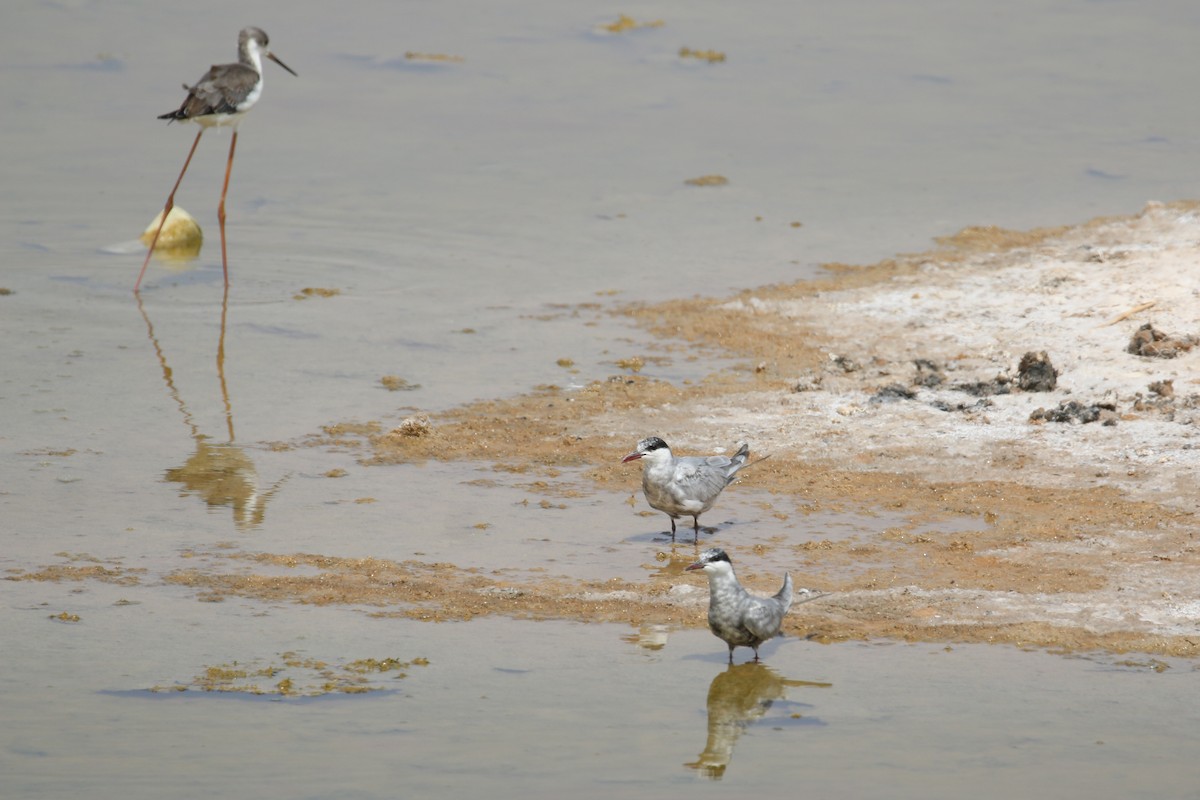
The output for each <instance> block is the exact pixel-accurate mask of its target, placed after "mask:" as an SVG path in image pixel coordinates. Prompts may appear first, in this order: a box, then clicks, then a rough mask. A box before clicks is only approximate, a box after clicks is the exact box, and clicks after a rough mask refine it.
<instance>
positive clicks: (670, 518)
mask: <svg viewBox="0 0 1200 800" xmlns="http://www.w3.org/2000/svg"><path fill="white" fill-rule="evenodd" d="M667 519H669V520H671V541H672V542H673V541H675V518H674V517H672V516H671V515H670V514H668V515H667Z"/></svg>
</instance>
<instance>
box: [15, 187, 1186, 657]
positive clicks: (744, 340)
mask: <svg viewBox="0 0 1200 800" xmlns="http://www.w3.org/2000/svg"><path fill="white" fill-rule="evenodd" d="M1196 208H1197V207H1196V205H1195V204H1174V205H1170V206H1162V205H1152V206H1150V207H1148V208H1147V209H1146V210H1145V211H1144V212H1143V213H1142V214H1139V215H1138V216H1136V217H1132V218H1128V219H1118V220H1112V219H1103V220H1096V221H1093V222H1091V223H1088V224H1085V225H1081V226H1078V227H1074V228H1058V229H1046V230H1039V231H1033V232H1028V233H1020V232H1012V231H1004V230H1000V229H996V228H972V229H968V230H966V231H963V232H960V234H958V235H956V236H954V237H948V238H947V239H945V240H941V241H940V242H939V244H940V245H941V246H940V247H939V249H937V250H934V251H932V252H929V253H922V254H916V255H911V256H903V257H899V258H896V259H892V260H889V261H886V262H882V263H880V264H877V265H874V266H871V267H864V268H850V267H846V266H844V265H829V266H828V267H827V271H828V273H829V274H828V277H826V278H823V279H821V280H816V281H809V282H799V283H795V284H791V285H777V286H767V287H760V288H757V289H753V290H747V291H744V292H740V293H738V294H736V295H734V296H732V297H727V298H715V299H714V298H690V299H683V300H675V301H670V302H667V303H659V304H654V305H635V306H628V307H626V308H623V309H621V310H620V311H619V313H621V314H625V315H627V316H628V317H629V318H631V319H633V320H634V321H635V322H636V323H637V324H639V325H640V326H642V327H644V328H645V329H647V330H649V331H651V332H652V333H653V334H654V335H655V336H656V338H657V340H658V341H659V342H660V346H659V347H658V348H657V349H656V350H655V352H654V353H631V354H629V355H628V356H627V357H624V358H620V359H614V366H616V367H617V369H619V370H621V371H620V372H619V373H617V374H613V375H611V376H608V377H606V378H604V379H601V380H596V381H593V382H592V383H590V384H588V385H587V386H585V387H584V388H582V389H577V390H568V389H564V388H560V387H555V386H544V387H540V388H538V389H537V390H535V391H533V392H530V393H529V394H526V395H523V396H519V397H512V398H504V399H497V400H488V401H483V402H477V403H472V404H469V405H465V406H462V407H460V408H456V409H452V410H449V411H445V412H420V411H414V410H409V411H407V412H405V413H406V414H407V416H405V417H399V418H397V419H392V420H387V421H369V422H344V423H334V424H331V425H329V426H327V427H326V428H325V429H324V430H323V431H321V432H320V433H319V434H317V435H314V436H312V437H310V438H309V439H308V440H307V441H306V442H304V444H307V445H308V446H315V447H324V448H328V449H329V450H331V451H338V452H344V451H351V452H354V453H357V454H358V455H359V459H360V461H361V463H363V464H364V465H371V466H378V467H386V466H387V465H394V464H401V463H408V462H421V461H425V460H430V459H439V460H464V461H473V462H476V463H482V464H487V465H490V467H491V468H492V469H493V470H495V471H496V472H497V473H502V474H503V475H504V476H506V477H509V476H513V475H518V476H523V479H524V480H526V482H525V483H523V484H522V486H523V487H524V488H526V489H528V490H530V491H533V492H535V493H538V494H541V495H543V496H545V497H547V498H554V504H556V505H557V506H558V507H565V508H568V509H569V508H570V507H571V505H570V504H571V500H572V499H574V498H578V497H581V496H585V495H587V494H588V493H590V492H595V491H598V490H605V491H621V492H630V493H632V492H635V491H636V490H637V485H638V477H637V474H636V472H633V473H631V471H630V470H629V469H628V468H626V467H622V466H621V464H620V463H619V462H620V458H621V456H622V455H624V454H625V453H627V452H628V451H629V449H630V448H631V447H632V445H633V443H634V442H636V441H637V440H638V439H640V438H642V437H643V436H645V435H648V434H661V435H664V436H667V438H668V440H669V441H671V442H672V444H673V445H677V447H678V449H679V450H680V451H681V452H713V451H714V450H715V449H716V448H718V447H721V448H728V447H729V446H730V445H732V444H734V443H735V442H737V441H749V442H750V443H751V446H752V449H753V451H754V456H760V455H765V454H767V453H769V454H770V455H771V458H769V459H768V460H766V461H764V462H762V463H761V464H757V465H755V466H754V467H753V469H752V470H747V471H745V472H744V473H743V474H742V476H740V478H739V480H740V482H741V483H742V484H743V488H742V489H741V490H740V491H751V490H752V491H755V492H759V493H761V494H762V495H763V497H764V498H766V499H765V500H764V503H767V504H769V505H770V506H771V512H772V513H774V514H776V515H777V516H780V518H781V519H783V518H786V517H787V516H790V515H816V514H822V515H826V514H839V513H846V514H863V515H868V516H876V515H880V514H883V515H885V516H886V519H887V520H888V522H886V523H885V524H882V525H880V526H878V527H876V528H873V529H870V530H863V531H861V532H860V533H858V534H857V535H855V536H853V537H852V538H850V539H836V538H823V537H821V536H820V535H819V534H818V535H816V536H814V537H813V538H810V539H806V540H797V538H796V537H795V536H794V535H787V534H781V535H780V536H777V537H774V538H772V539H771V540H769V542H768V543H767V544H760V545H756V546H755V547H754V550H755V555H756V557H757V559H758V561H757V562H756V568H757V569H758V570H759V571H758V572H755V571H751V570H749V569H739V576H740V577H741V579H742V581H743V583H745V584H746V585H747V586H749V587H750V588H751V589H753V590H755V591H759V592H773V591H774V590H775V588H777V585H778V575H779V574H780V573H781V572H782V571H783V570H784V569H787V570H789V571H791V572H792V574H793V576H794V577H795V578H796V579H797V582H798V584H799V585H802V586H805V587H808V588H812V589H814V590H817V591H820V592H826V593H828V594H827V595H826V596H825V597H822V598H820V599H818V600H815V601H813V602H809V603H804V604H801V605H797V606H796V607H795V608H794V609H793V610H792V612H791V614H790V615H789V616H788V618H787V620H786V623H785V632H786V633H788V634H791V635H800V636H808V637H810V638H812V639H814V640H816V641H838V640H845V639H861V638H869V637H887V638H894V639H900V640H906V641H939V642H941V641H964V642H1003V643H1009V644H1015V645H1021V646H1032V647H1043V648H1052V649H1063V650H1086V649H1102V650H1109V651H1142V652H1149V653H1157V654H1163V655H1176V656H1195V655H1200V625H1198V624H1197V617H1200V611H1198V609H1200V606H1197V605H1196V602H1197V601H1196V600H1195V598H1197V597H1198V596H1200V580H1198V579H1197V578H1196V577H1195V576H1196V575H1197V574H1200V572H1198V570H1197V567H1200V551H1198V550H1197V537H1198V535H1200V525H1198V524H1197V517H1196V514H1197V512H1198V511H1200V497H1198V496H1197V495H1196V493H1195V490H1194V476H1195V472H1196V468H1197V467H1198V466H1200V432H1198V431H1200V386H1198V384H1197V381H1196V379H1195V378H1194V377H1193V376H1194V375H1195V374H1197V371H1196V362H1197V361H1200V351H1197V350H1181V351H1180V352H1179V353H1178V355H1177V357H1176V358H1173V359H1170V360H1165V361H1164V360H1163V359H1161V358H1148V357H1144V356H1141V355H1138V354H1136V353H1130V352H1127V345H1128V343H1129V341H1130V336H1131V334H1132V333H1133V332H1134V331H1135V330H1136V329H1137V328H1139V327H1140V326H1142V325H1145V324H1148V323H1153V324H1154V325H1156V326H1157V327H1161V328H1163V329H1166V330H1172V331H1178V332H1179V336H1181V337H1184V336H1191V335H1193V333H1192V331H1190V330H1189V327H1190V326H1194V325H1195V320H1194V313H1193V312H1194V297H1195V293H1196V292H1197V291H1200V287H1198V286H1195V285H1193V283H1195V281H1192V282H1189V281H1190V280H1191V279H1190V278H1186V276H1189V275H1191V274H1192V272H1194V270H1192V269H1191V265H1192V264H1194V263H1195V262H1196V261H1197V260H1200V245H1197V242H1200V222H1197V221H1196V220H1195V216H1196V215H1195V212H1196ZM1151 301H1153V302H1151ZM1130 309H1133V310H1132V311H1130ZM1146 317H1152V318H1150V319H1147V318H1146ZM1030 353H1033V354H1035V355H1037V360H1038V361H1039V363H1043V362H1044V364H1045V366H1046V368H1047V369H1046V370H1045V371H1046V374H1047V375H1053V376H1054V377H1055V379H1054V380H1053V381H1049V380H1047V381H1042V382H1037V383H1036V386H1035V384H1034V383H1030V382H1028V381H1022V379H1021V378H1022V376H1021V374H1020V373H1021V368H1020V364H1021V362H1022V361H1024V360H1025V358H1023V354H1030ZM683 356H686V357H689V358H705V357H709V356H711V357H714V358H720V359H722V360H724V361H726V362H728V361H730V360H732V361H733V362H734V364H735V366H734V367H733V368H730V369H723V370H714V371H713V372H712V373H711V374H709V375H708V376H706V377H705V378H704V379H702V380H698V381H693V382H688V383H684V384H682V385H679V384H675V383H671V382H668V381H666V380H662V379H659V378H656V377H655V376H654V374H653V373H654V372H655V370H656V369H657V368H659V367H661V366H662V365H663V363H664V359H668V358H676V357H683ZM1051 364H1053V366H1050V365H1051ZM1027 366H1028V365H1027ZM1023 383H1025V385H1024V386H1022V384H1023ZM1033 389H1037V391H1033ZM1168 389H1169V390H1168ZM1069 402H1078V403H1079V404H1081V406H1084V407H1088V406H1097V407H1099V406H1100V405H1103V406H1104V407H1105V409H1106V410H1108V411H1109V416H1108V417H1106V418H1105V419H1106V423H1105V424H1101V425H1097V424H1087V419H1085V418H1078V419H1075V424H1072V423H1071V422H1067V421H1064V422H1058V421H1055V420H1057V419H1059V417H1058V416H1057V415H1054V414H1049V415H1047V414H1043V415H1042V416H1041V417H1039V416H1037V415H1036V414H1035V413H1031V412H1034V410H1035V409H1038V408H1041V407H1045V408H1053V407H1054V406H1055V405H1056V404H1057V405H1061V404H1063V403H1069ZM1110 407H1111V408H1110ZM1063 419H1072V418H1070V417H1063ZM498 483H502V482H498ZM472 485H474V486H477V487H479V488H481V489H486V488H487V487H488V486H489V485H490V482H489V481H488V480H486V479H480V480H477V481H474V482H472ZM776 501H778V502H776ZM544 502H546V503H550V502H551V501H550V500H545V501H544ZM764 507H765V506H764ZM208 555H209V556H210V562H209V563H208V564H207V565H205V566H203V567H201V568H196V569H188V570H180V571H176V572H173V573H171V574H170V575H169V576H167V581H168V582H170V583H173V584H179V585H184V586H188V587H191V588H193V589H195V590H196V592H197V596H198V597H199V598H200V599H203V600H209V601H219V600H222V599H224V598H226V597H230V596H236V597H248V598H254V599H258V600H263V601H270V602H280V601H287V602H301V603H314V604H341V605H348V606H365V607H368V608H369V609H370V611H369V613H372V614H375V615H379V616H392V615H395V616H401V617H405V618H411V619H419V620H429V621H442V620H465V619H470V618H473V617H477V616H482V615H493V614H500V615H506V616H511V617H515V618H530V619H543V618H565V619H575V620H582V621H608V622H621V623H626V624H629V625H633V626H643V625H655V624H661V625H668V626H675V625H678V626H690V627H701V626H703V625H704V624H705V620H704V617H705V613H704V611H705V604H706V599H707V592H706V590H705V588H704V587H703V585H702V583H700V584H699V585H698V582H696V581H694V580H690V579H689V578H688V577H685V576H683V575H682V569H683V567H684V566H686V564H685V563H684V561H683V560H682V559H683V557H682V556H680V557H678V558H677V557H676V556H674V555H669V554H659V555H658V558H659V563H658V564H657V565H653V566H652V568H651V569H649V570H648V573H649V575H648V577H647V578H645V579H643V580H624V579H620V580H617V579H614V580H608V581H587V580H578V579H573V578H571V577H564V576H549V575H546V574H523V575H520V576H517V575H516V574H514V573H513V572H504V571H498V572H484V571H480V570H477V569H465V568H462V567H459V566H457V565H454V564H445V563H436V564H430V563H423V562H418V561H405V562H393V561H387V560H383V559H343V558H334V557H328V556H322V555H314V554H273V553H238V552H218V553H213V554H208ZM734 557H735V559H736V558H737V553H736V552H735V553H734ZM247 562H249V563H250V564H251V567H250V571H249V573H246V572H244V571H243V570H244V567H245V564H246V563H247ZM739 563H744V562H739ZM225 565H228V566H229V567H230V569H229V570H225V569H224V566H225ZM48 569H49V568H48ZM281 569H282V570H284V574H282V575H281V574H279V573H280V570H281ZM47 574H51V573H49V572H47ZM18 577H19V578H20V579H29V578H25V577H24V576H18ZM101 579H103V577H101Z"/></svg>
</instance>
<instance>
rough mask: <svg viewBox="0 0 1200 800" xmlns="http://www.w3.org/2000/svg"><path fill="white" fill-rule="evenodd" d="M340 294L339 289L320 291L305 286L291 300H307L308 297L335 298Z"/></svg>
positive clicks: (313, 287)
mask: <svg viewBox="0 0 1200 800" xmlns="http://www.w3.org/2000/svg"><path fill="white" fill-rule="evenodd" d="M341 293H342V290H341V289H320V288H317V287H315V286H306V287H305V288H303V289H301V290H300V291H298V292H296V294H295V295H294V296H293V297H292V299H293V300H307V299H308V298H310V297H337V296H338V295H339V294H341Z"/></svg>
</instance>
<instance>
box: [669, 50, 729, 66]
mask: <svg viewBox="0 0 1200 800" xmlns="http://www.w3.org/2000/svg"><path fill="white" fill-rule="evenodd" d="M679 57H680V58H695V59H698V60H700V61H707V62H708V63H710V64H718V63H720V62H722V61H724V60H725V54H724V53H722V52H720V51H719V50H693V49H692V48H690V47H681V48H679Z"/></svg>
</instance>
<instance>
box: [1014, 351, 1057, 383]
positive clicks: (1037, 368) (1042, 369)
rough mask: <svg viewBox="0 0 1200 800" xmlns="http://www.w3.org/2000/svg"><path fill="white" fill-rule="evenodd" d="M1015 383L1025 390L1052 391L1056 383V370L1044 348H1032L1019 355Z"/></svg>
mask: <svg viewBox="0 0 1200 800" xmlns="http://www.w3.org/2000/svg"><path fill="white" fill-rule="evenodd" d="M1017 385H1018V386H1020V387H1021V390H1022V391H1025V392H1052V391H1054V387H1055V386H1057V385H1058V370H1056V369H1055V368H1054V365H1053V364H1051V363H1050V356H1049V355H1047V353H1046V351H1045V350H1039V351H1038V352H1036V353H1035V352H1033V351H1032V350H1031V351H1029V352H1028V353H1026V354H1025V355H1023V356H1021V363H1020V364H1019V365H1018V366H1017Z"/></svg>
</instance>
